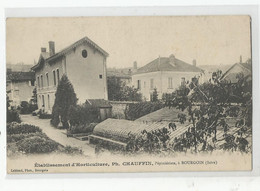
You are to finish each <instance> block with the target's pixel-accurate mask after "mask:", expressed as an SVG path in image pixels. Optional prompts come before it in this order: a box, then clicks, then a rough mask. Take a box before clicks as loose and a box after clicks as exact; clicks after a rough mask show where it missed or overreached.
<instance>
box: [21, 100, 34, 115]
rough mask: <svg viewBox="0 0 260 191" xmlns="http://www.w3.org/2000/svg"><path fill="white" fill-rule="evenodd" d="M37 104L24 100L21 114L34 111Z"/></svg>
mask: <svg viewBox="0 0 260 191" xmlns="http://www.w3.org/2000/svg"><path fill="white" fill-rule="evenodd" d="M37 109H38V106H37V104H32V103H28V102H27V101H22V102H21V105H20V113H21V114H29V113H32V112H33V111H35V110H37Z"/></svg>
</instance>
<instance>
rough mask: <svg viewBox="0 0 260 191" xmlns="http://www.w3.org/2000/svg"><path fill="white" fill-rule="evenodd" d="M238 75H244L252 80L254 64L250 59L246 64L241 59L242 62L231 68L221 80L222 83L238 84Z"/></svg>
mask: <svg viewBox="0 0 260 191" xmlns="http://www.w3.org/2000/svg"><path fill="white" fill-rule="evenodd" d="M238 74H243V76H244V77H246V78H247V79H248V80H252V63H251V59H248V60H247V61H246V62H242V58H240V62H238V63H235V64H234V65H233V66H231V67H230V68H229V69H228V70H227V71H226V72H225V73H224V74H223V75H222V77H221V78H220V80H221V81H225V82H227V83H237V82H238V78H237V75H238Z"/></svg>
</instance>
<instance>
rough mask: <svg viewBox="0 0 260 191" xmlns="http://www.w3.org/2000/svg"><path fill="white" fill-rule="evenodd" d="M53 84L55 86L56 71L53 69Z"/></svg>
mask: <svg viewBox="0 0 260 191" xmlns="http://www.w3.org/2000/svg"><path fill="white" fill-rule="evenodd" d="M53 85H54V86H56V73H55V70H53Z"/></svg>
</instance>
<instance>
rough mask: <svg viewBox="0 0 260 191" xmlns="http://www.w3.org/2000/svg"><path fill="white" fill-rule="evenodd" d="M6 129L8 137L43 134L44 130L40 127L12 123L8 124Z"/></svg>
mask: <svg viewBox="0 0 260 191" xmlns="http://www.w3.org/2000/svg"><path fill="white" fill-rule="evenodd" d="M6 127H7V130H6V131H7V135H12V134H29V133H36V132H42V130H41V129H40V128H39V127H37V126H34V125H30V124H26V123H17V122H12V123H8V124H7V126H6Z"/></svg>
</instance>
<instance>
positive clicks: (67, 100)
mask: <svg viewBox="0 0 260 191" xmlns="http://www.w3.org/2000/svg"><path fill="white" fill-rule="evenodd" d="M76 104H77V97H76V94H75V92H74V88H73V85H72V84H71V83H70V81H69V79H68V77H67V76H66V75H63V76H62V78H61V80H60V82H59V85H58V87H57V91H56V94H55V102H54V105H53V108H52V119H51V124H52V125H54V126H56V127H57V126H58V124H59V122H60V120H61V122H62V125H63V126H64V127H66V128H67V127H68V126H69V124H68V121H69V120H70V113H71V109H72V108H73V107H75V106H76Z"/></svg>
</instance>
